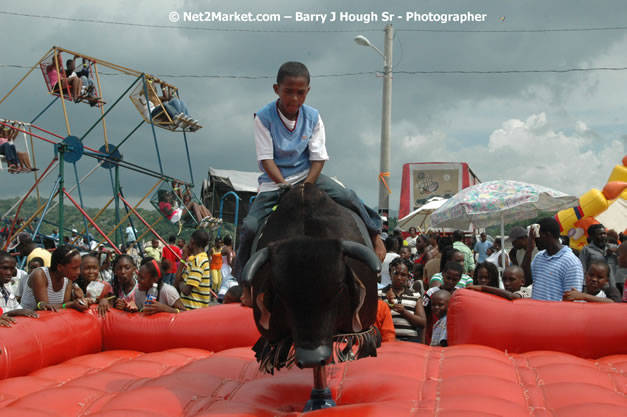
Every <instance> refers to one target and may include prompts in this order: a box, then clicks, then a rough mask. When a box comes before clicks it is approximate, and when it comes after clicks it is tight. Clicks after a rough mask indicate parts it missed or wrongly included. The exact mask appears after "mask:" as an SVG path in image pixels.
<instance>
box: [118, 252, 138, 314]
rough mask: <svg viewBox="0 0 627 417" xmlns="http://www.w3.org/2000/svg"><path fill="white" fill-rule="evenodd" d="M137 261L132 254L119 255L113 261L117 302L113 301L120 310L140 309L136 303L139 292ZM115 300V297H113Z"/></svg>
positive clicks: (133, 310) (132, 310)
mask: <svg viewBox="0 0 627 417" xmlns="http://www.w3.org/2000/svg"><path fill="white" fill-rule="evenodd" d="M134 275H135V262H134V260H133V257H132V256H131V255H126V254H122V255H118V256H117V257H116V258H115V261H113V282H112V283H111V286H112V287H113V295H114V296H115V297H116V298H115V302H113V301H111V303H112V304H113V306H114V307H115V308H117V309H118V310H124V311H129V312H135V311H138V308H137V304H136V303H135V294H136V293H137V280H136V279H135V276H134ZM112 300H113V299H112Z"/></svg>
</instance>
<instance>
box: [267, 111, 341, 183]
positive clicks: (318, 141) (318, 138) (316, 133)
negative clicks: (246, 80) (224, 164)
mask: <svg viewBox="0 0 627 417" xmlns="http://www.w3.org/2000/svg"><path fill="white" fill-rule="evenodd" d="M279 116H280V117H281V120H283V123H285V126H287V128H288V129H294V126H295V125H296V120H289V119H287V118H286V117H285V116H284V115H283V114H282V113H281V111H280V110H279ZM325 143H326V135H325V132H324V124H323V123H322V118H321V117H318V123H317V124H316V126H315V127H314V129H313V131H312V133H311V138H310V139H309V146H308V148H309V160H310V161H327V160H328V159H329V155H328V154H327V148H326V145H325ZM255 147H256V149H257V161H263V160H266V159H274V147H273V146H272V135H271V134H270V131H269V130H268V129H266V127H265V126H264V125H263V123H261V120H259V118H258V117H257V116H255ZM307 174H309V169H307V170H304V171H301V172H298V173H296V174H294V175H290V176H289V177H287V178H284V179H285V181H286V182H288V183H290V184H296V183H297V182H299V181H302V180H304V179H305V178H306V177H307ZM278 189H279V187H278V185H277V184H276V183H275V182H274V181H270V182H264V183H262V184H260V185H259V189H258V191H259V192H260V193H261V192H265V191H275V190H278Z"/></svg>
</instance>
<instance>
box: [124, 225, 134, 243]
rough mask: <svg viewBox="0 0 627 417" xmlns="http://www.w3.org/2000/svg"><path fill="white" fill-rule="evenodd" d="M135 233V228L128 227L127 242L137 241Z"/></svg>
mask: <svg viewBox="0 0 627 417" xmlns="http://www.w3.org/2000/svg"><path fill="white" fill-rule="evenodd" d="M135 232H136V230H134V229H133V227H131V226H128V227H127V228H126V241H127V242H135V240H137V237H136V236H135Z"/></svg>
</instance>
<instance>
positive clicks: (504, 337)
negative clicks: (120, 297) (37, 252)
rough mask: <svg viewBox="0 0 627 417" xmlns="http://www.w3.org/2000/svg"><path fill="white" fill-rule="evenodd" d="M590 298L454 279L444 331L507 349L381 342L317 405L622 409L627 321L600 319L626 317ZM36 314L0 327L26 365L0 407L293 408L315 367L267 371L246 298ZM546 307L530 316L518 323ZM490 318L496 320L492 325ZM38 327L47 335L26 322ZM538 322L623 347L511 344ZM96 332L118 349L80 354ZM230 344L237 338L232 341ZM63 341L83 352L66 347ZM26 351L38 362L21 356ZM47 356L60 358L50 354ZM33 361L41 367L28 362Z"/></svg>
mask: <svg viewBox="0 0 627 417" xmlns="http://www.w3.org/2000/svg"><path fill="white" fill-rule="evenodd" d="M557 305H562V306H563V307H559V308H560V309H562V310H556V309H555V307H556V306H557ZM585 307H593V308H592V309H591V310H590V311H589V312H590V314H591V317H592V319H591V320H593V321H595V323H596V327H598V328H600V330H598V329H591V328H589V327H588V326H589V322H588V321H586V320H584V321H583V322H582V321H578V320H576V318H581V317H583V316H579V313H576V311H579V310H581V314H583V312H584V311H585ZM596 307H597V306H596V305H592V304H587V305H583V304H577V303H547V302H536V301H526V302H523V301H515V302H509V301H506V300H501V299H498V298H495V297H493V296H490V295H487V294H480V293H474V292H471V291H469V290H460V291H457V292H456V293H455V295H454V296H453V299H452V303H451V306H450V317H449V320H450V321H451V324H450V326H449V332H450V333H449V340H451V341H455V343H458V342H460V341H461V340H462V339H469V338H472V337H473V335H472V333H474V332H478V334H479V333H480V334H481V337H480V339H481V340H474V341H475V342H481V343H483V344H486V345H495V344H498V343H500V347H501V348H502V347H503V346H504V349H506V350H499V349H495V348H494V347H489V346H479V345H468V344H463V345H455V346H450V347H448V348H440V347H434V348H432V347H428V346H424V345H419V344H415V343H408V342H390V343H385V344H384V345H383V346H382V347H381V348H380V349H379V352H378V357H376V358H367V359H362V360H358V361H355V362H347V363H341V364H336V365H332V366H330V367H329V386H330V388H331V391H332V393H333V396H334V398H335V400H336V402H337V407H335V408H330V409H324V410H318V411H315V412H312V413H311V415H312V416H434V415H437V416H442V417H455V416H460V417H461V416H463V417H468V416H471V417H472V416H486V415H492V416H513V417H517V416H521V417H522V416H526V417H528V416H532V417H548V416H559V417H589V416H604V417H613V416H622V417H624V416H625V410H627V354H626V353H627V347H626V346H625V343H624V342H625V340H626V339H625V337H624V336H623V335H624V330H625V326H626V325H625V324H622V327H621V326H620V325H619V326H618V327H615V324H616V323H612V324H611V325H609V323H608V325H605V324H606V321H605V319H607V318H608V317H610V316H618V317H623V318H624V317H625V312H626V310H625V305H619V304H617V305H613V306H611V305H610V306H609V307H613V308H607V309H604V310H597V309H596ZM473 309H477V310H476V311H473ZM41 315H42V318H40V319H39V320H34V319H25V318H18V323H17V325H16V326H14V327H13V328H10V329H0V352H1V356H0V357H1V358H2V360H3V362H2V368H0V372H2V375H6V374H11V375H18V373H17V372H18V367H16V366H11V365H13V362H14V361H17V362H21V365H20V366H19V368H20V370H21V371H23V372H29V375H28V376H23V377H14V378H7V379H4V380H0V416H20V417H42V416H59V417H61V416H63V417H70V416H87V415H89V416H96V417H118V416H138V417H166V416H194V417H204V416H262V417H265V416H268V417H269V416H300V415H302V413H301V410H302V409H303V406H304V404H305V402H306V401H307V400H308V399H309V394H310V391H311V371H310V370H300V369H297V368H293V369H290V370H282V371H280V372H277V373H276V374H275V375H274V376H270V375H267V374H262V373H260V372H259V370H258V366H257V364H256V362H255V360H254V358H253V352H252V351H251V349H250V347H249V345H250V343H252V341H254V340H256V338H257V337H258V334H257V331H256V329H255V328H254V323H253V320H252V314H251V311H250V310H249V309H245V308H243V307H239V306H232V305H227V306H220V307H211V308H208V309H204V310H202V311H197V312H185V313H182V314H179V315H168V314H159V315H156V316H152V317H143V316H142V315H127V314H125V313H120V312H117V311H114V312H112V313H111V314H110V315H108V316H107V317H106V318H105V319H100V318H97V317H96V316H94V315H91V314H81V313H78V312H76V311H67V310H64V311H61V312H59V313H45V312H44V313H42V314H41ZM542 315H543V316H544V320H543V321H542V322H536V325H535V328H534V326H533V325H532V324H528V325H527V324H525V323H527V322H528V321H531V322H535V321H536V320H537V318H538V317H539V316H542ZM574 316H577V317H574ZM477 322H481V323H479V324H477ZM623 322H624V320H623ZM490 326H493V330H492V331H491V332H489V331H487V330H486V329H488V328H489V327H490ZM44 327H45V328H46V334H45V335H44V334H41V335H38V334H35V333H33V332H34V331H35V330H38V331H43V329H44ZM466 327H470V329H471V330H472V331H470V332H469V331H467V330H468V329H467V328H466ZM540 327H546V328H548V329H550V330H553V331H557V332H558V335H557V336H559V337H561V342H560V343H559V345H558V346H556V347H558V348H562V347H563V348H564V349H565V350H568V349H573V347H574V345H575V344H584V345H586V346H587V347H584V348H583V349H584V350H585V351H588V352H590V354H594V353H595V352H601V353H602V350H603V348H598V347H597V345H603V344H608V343H610V344H611V345H612V347H609V348H608V349H610V350H613V349H614V348H615V347H616V346H618V344H619V343H615V342H611V340H613V339H619V342H622V344H623V348H622V350H620V352H619V353H620V354H617V355H610V356H604V357H597V358H595V359H584V358H581V357H577V356H574V355H572V354H566V353H559V352H551V351H534V352H526V353H513V352H514V351H515V347H516V346H518V345H519V344H520V342H521V341H522V340H525V339H529V338H537V335H538V332H544V333H542V334H546V332H547V331H543V330H541V329H538V328H540ZM511 329H513V330H516V333H515V334H514V335H512V331H511ZM591 331H593V332H591ZM529 332H531V333H529ZM582 334H586V335H588V337H586V338H583V337H581V335H582ZM597 337H602V339H597ZM87 339H93V340H91V341H89V340H87ZM109 339H112V340H109ZM227 339H228V340H227ZM39 340H41V341H42V342H43V343H41V344H40V343H39ZM98 343H101V344H102V346H103V347H105V346H108V347H110V348H114V349H116V350H105V351H104V352H97V353H87V354H85V352H89V351H92V350H95V351H97V350H99V349H98V347H97V346H96V345H98ZM188 344H193V346H195V347H199V346H201V345H202V344H206V346H205V347H204V348H202V349H201V348H192V347H188V346H187V345H188ZM238 344H241V345H242V346H245V347H233V346H236V345H238ZM177 345H179V347H177ZM138 346H141V347H142V348H145V349H146V351H147V352H150V353H145V352H140V351H139V349H137V347H138ZM529 346H532V345H529ZM532 348H533V347H532ZM160 349H167V350H164V351H159V350H160ZM221 349H224V350H221ZM218 350H220V351H218ZM519 350H522V349H519ZM19 352H22V354H21V355H20V354H19ZM70 352H71V353H74V354H76V355H80V356H76V357H74V358H71V359H68V358H67V356H69V355H70ZM7 354H8V355H9V356H10V358H6V355H7ZM602 354H603V353H602ZM16 355H17V356H16ZM26 356H30V357H31V362H36V364H32V365H31V366H30V368H31V369H29V370H26V368H29V366H27V364H26V360H25V359H24V358H25V357H26ZM40 356H41V358H40ZM42 358H43V359H42ZM55 361H64V362H63V363H61V364H58V365H55V366H49V365H52V364H53V363H54V362H55ZM7 365H9V369H11V370H12V371H11V372H8V371H7V368H6V366H7ZM38 365H42V366H47V367H42V368H41V369H37V370H35V369H36V368H37V366H38Z"/></svg>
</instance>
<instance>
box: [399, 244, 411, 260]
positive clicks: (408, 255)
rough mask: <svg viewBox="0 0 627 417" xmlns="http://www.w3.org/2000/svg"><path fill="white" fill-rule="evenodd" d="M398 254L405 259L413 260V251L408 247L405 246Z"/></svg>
mask: <svg viewBox="0 0 627 417" xmlns="http://www.w3.org/2000/svg"><path fill="white" fill-rule="evenodd" d="M398 254H399V255H401V258H403V259H411V250H410V249H409V247H408V246H403V247H402V248H400V249H399V250H398Z"/></svg>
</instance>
